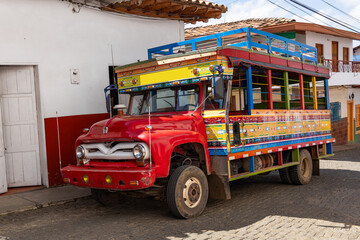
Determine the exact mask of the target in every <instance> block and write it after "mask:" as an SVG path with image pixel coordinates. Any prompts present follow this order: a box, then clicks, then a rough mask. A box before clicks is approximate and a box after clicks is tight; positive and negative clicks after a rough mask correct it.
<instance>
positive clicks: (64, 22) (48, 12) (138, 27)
mask: <svg viewBox="0 0 360 240" xmlns="http://www.w3.org/2000/svg"><path fill="white" fill-rule="evenodd" d="M72 9H73V5H72V4H70V3H69V2H63V1H59V0H16V1H13V0H0V22H1V24H0V33H1V34H0V65H33V66H35V82H36V86H37V89H38V95H37V101H38V103H39V104H38V112H39V118H38V120H39V140H40V155H41V156H40V159H41V161H40V164H41V175H42V182H43V184H44V185H47V186H48V178H47V176H48V170H47V162H46V152H45V128H44V118H50V117H55V116H56V112H58V116H71V115H83V114H96V113H105V112H106V108H105V97H104V91H103V89H104V87H106V86H107V85H108V84H109V72H108V68H109V66H111V65H112V58H111V45H112V48H113V53H114V64H115V65H124V64H128V63H132V62H135V61H137V60H146V59H147V49H148V48H151V47H156V46H159V45H163V44H168V43H172V42H177V41H182V40H184V24H183V22H182V21H175V20H167V19H149V18H142V17H137V16H133V15H126V16H120V15H118V14H114V13H107V12H101V11H99V10H95V9H88V8H81V9H80V12H79V13H73V11H72ZM70 69H78V70H79V76H80V84H71V83H70Z"/></svg>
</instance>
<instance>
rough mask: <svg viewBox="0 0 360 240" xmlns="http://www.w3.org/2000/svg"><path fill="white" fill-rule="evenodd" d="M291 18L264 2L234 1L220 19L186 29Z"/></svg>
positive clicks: (253, 0) (264, 0)
mask: <svg viewBox="0 0 360 240" xmlns="http://www.w3.org/2000/svg"><path fill="white" fill-rule="evenodd" d="M265 17H288V18H289V17H291V14H289V13H287V12H286V11H285V10H282V9H279V8H278V7H276V6H275V5H273V4H271V3H269V2H268V1H266V0H247V1H234V2H232V3H230V4H229V5H228V11H227V13H225V14H223V17H222V18H220V19H210V20H209V22H208V23H197V24H195V25H193V24H188V25H187V27H195V26H203V25H210V24H218V23H224V22H233V21H239V20H243V19H248V18H265Z"/></svg>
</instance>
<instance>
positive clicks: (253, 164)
mask: <svg viewBox="0 0 360 240" xmlns="http://www.w3.org/2000/svg"><path fill="white" fill-rule="evenodd" d="M249 163H250V164H249V165H250V172H255V161H254V156H252V157H250V159H249Z"/></svg>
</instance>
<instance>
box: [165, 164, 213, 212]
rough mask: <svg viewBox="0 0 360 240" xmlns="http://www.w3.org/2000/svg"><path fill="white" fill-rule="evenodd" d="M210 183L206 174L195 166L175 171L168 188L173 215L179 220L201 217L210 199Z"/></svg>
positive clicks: (169, 204)
mask: <svg viewBox="0 0 360 240" xmlns="http://www.w3.org/2000/svg"><path fill="white" fill-rule="evenodd" d="M208 194H209V190H208V182H207V178H206V176H205V174H204V172H203V171H202V170H201V169H200V168H198V167H195V166H190V165H184V166H180V167H178V168H177V169H175V171H174V173H173V174H172V175H171V176H170V179H169V182H168V186H167V203H168V206H169V209H170V211H171V213H172V214H173V215H174V216H176V217H179V218H191V217H196V216H198V215H200V214H201V213H202V212H203V211H204V209H205V206H206V203H207V199H208Z"/></svg>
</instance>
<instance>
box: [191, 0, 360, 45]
mask: <svg viewBox="0 0 360 240" xmlns="http://www.w3.org/2000/svg"><path fill="white" fill-rule="evenodd" d="M210 1H211V0H210ZM271 1H272V2H274V3H276V4H278V5H280V6H282V7H284V8H286V9H287V10H289V11H291V12H293V13H295V14H297V15H299V16H300V17H302V18H305V19H306V20H308V21H310V22H312V23H317V24H321V25H325V23H327V24H328V25H329V26H332V27H335V28H340V29H345V28H344V27H342V26H340V25H337V24H335V23H333V22H331V21H329V20H327V19H325V18H323V17H321V16H319V15H317V14H315V13H312V12H309V11H307V12H308V14H307V13H304V12H302V11H301V10H299V9H296V8H295V7H294V6H292V5H290V4H288V3H287V2H289V1H288V0H287V1H286V0H271ZM298 1H299V2H301V3H303V4H306V5H308V6H310V7H312V8H315V9H317V10H319V11H321V12H323V13H326V14H327V15H330V16H332V17H335V18H337V19H340V20H341V21H344V22H346V23H349V24H350V25H352V26H353V27H355V28H357V31H359V32H360V0H325V1H326V2H328V3H330V4H332V5H334V6H336V7H337V8H339V9H341V10H343V11H344V12H346V13H348V14H350V15H352V16H353V17H355V18H357V19H358V20H356V19H352V18H350V17H348V16H346V15H345V14H344V13H341V12H340V11H338V10H336V9H334V8H332V7H331V6H329V5H327V4H326V3H325V2H323V1H322V0H298ZM212 2H215V3H218V4H224V5H226V6H227V7H228V11H227V13H225V14H223V17H222V18H221V19H211V20H209V22H208V23H197V24H196V25H194V24H186V26H185V27H194V26H201V25H209V24H217V23H224V22H233V21H238V20H242V19H247V18H264V17H285V18H291V19H296V21H298V22H306V20H304V19H302V18H300V17H298V16H296V15H294V14H291V13H289V12H287V11H285V10H283V9H281V8H279V7H277V6H275V5H273V4H272V3H270V2H269V1H268V0H215V1H212ZM345 30H348V29H345ZM359 44H360V42H359V41H355V42H354V45H355V46H357V45H359Z"/></svg>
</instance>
